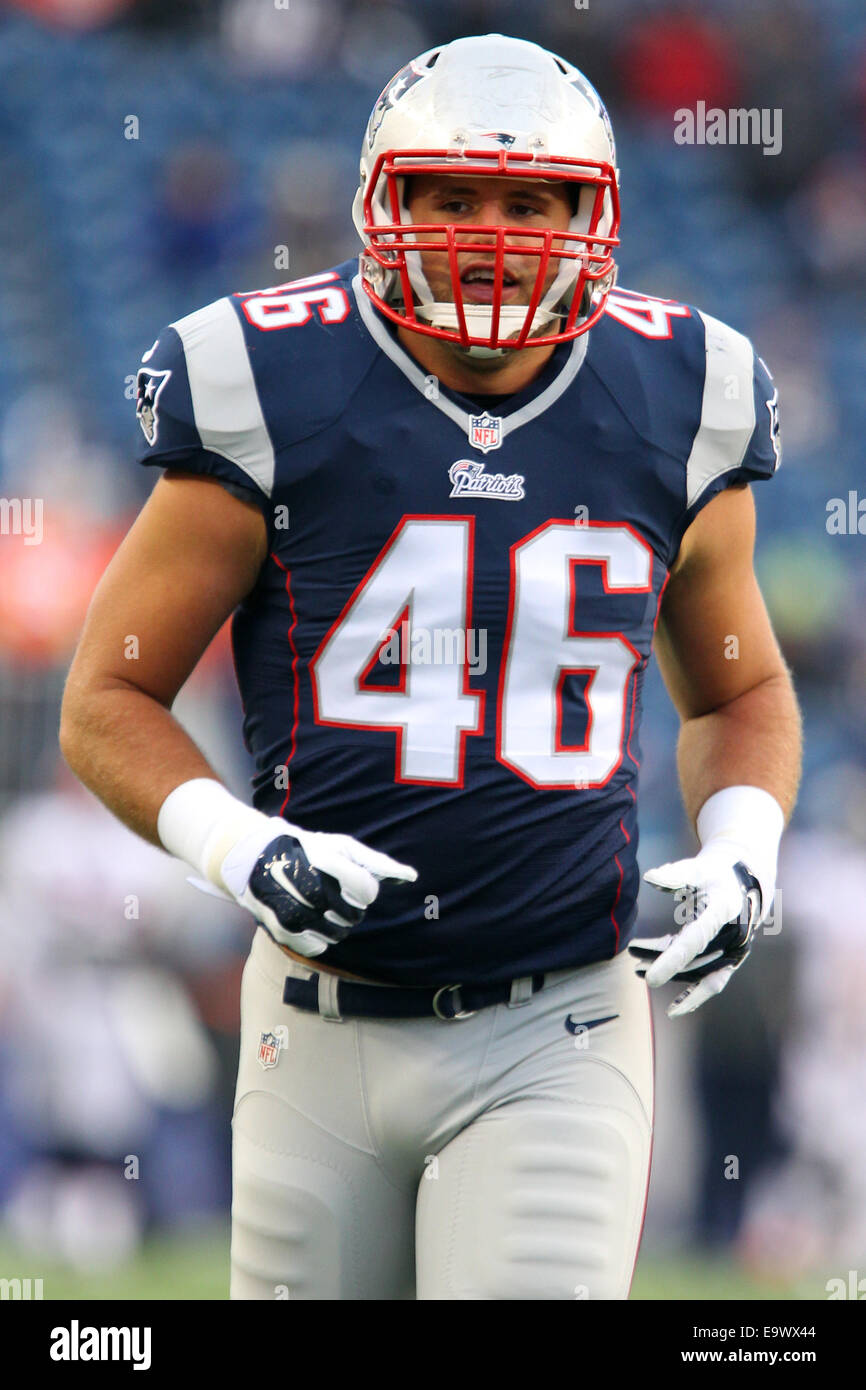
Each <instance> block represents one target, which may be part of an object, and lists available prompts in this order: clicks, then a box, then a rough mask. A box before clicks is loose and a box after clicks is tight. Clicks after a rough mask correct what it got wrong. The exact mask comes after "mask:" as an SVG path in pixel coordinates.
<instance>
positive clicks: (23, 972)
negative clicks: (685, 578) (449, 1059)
mask: <svg viewBox="0 0 866 1390" xmlns="http://www.w3.org/2000/svg"><path fill="white" fill-rule="evenodd" d="M491 30H498V31H500V32H504V33H508V34H514V35H518V36H521V37H524V38H530V39H535V40H537V41H539V42H541V43H543V44H545V45H546V46H548V47H551V48H553V49H554V50H556V51H559V52H561V53H562V54H564V55H565V56H566V57H567V58H569V59H571V60H572V61H574V62H575V63H577V64H578V66H580V67H581V68H583V69H584V70H585V71H586V73H587V74H588V76H589V77H590V79H591V80H592V82H593V83H594V84H595V85H596V86H597V87H598V88H599V90H600V92H601V94H602V96H603V98H604V100H605V101H606V103H607V105H608V107H609V109H610V111H611V115H612V118H613V122H614V128H615V131H616V134H617V143H618V147H619V154H620V163H621V169H622V201H623V219H622V228H623V230H622V237H623V245H622V250H621V253H620V256H619V261H620V266H621V270H620V282H621V283H622V284H624V285H626V286H629V287H632V288H634V289H639V290H643V291H646V292H648V293H651V294H656V295H662V296H669V297H672V298H676V299H681V300H686V301H687V302H690V303H694V304H697V305H699V306H700V307H701V308H703V309H706V310H708V311H709V312H710V313H711V314H715V315H717V316H718V317H721V318H724V319H725V320H727V321H728V322H730V323H732V324H733V325H734V326H735V327H737V328H739V329H740V330H742V331H744V332H746V333H748V334H749V335H750V336H751V337H752V339H753V341H754V342H755V344H756V347H757V349H758V351H759V352H760V353H761V354H762V355H763V356H764V357H765V359H766V360H767V362H768V363H769V365H770V368H771V370H772V371H773V372H774V374H775V377H776V380H777V382H778V386H779V391H780V398H781V404H782V421H783V436H784V445H785V456H784V467H783V469H782V472H781V474H780V475H779V476H778V478H777V479H776V480H775V481H774V482H773V483H772V484H770V485H768V486H762V487H758V488H756V489H755V492H756V500H757V506H758V512H759V525H760V535H759V573H760V576H761V580H762V583H763V585H764V588H765V592H766V594H767V597H768V601H769V604H770V607H771V609H772V614H773V617H774V621H775V623H776V626H777V630H778V632H779V635H780V638H781V641H782V643H783V646H784V650H785V653H786V655H787V658H788V660H789V662H790V663H791V665H792V667H793V670H794V672H795V676H796V681H797V686H798V690H799V693H800V697H801V699H802V702H803V706H804V711H805V718H806V736H807V742H806V777H805V783H804V787H803V792H802V797H801V800H800V804H799V807H798V810H797V813H796V817H795V820H794V824H793V827H792V830H791V832H790V833H789V835H788V837H787V840H786V844H785V849H784V857H783V865H782V873H781V906H782V912H781V913H777V916H776V920H775V922H774V924H773V926H772V928H771V929H770V930H769V931H766V932H764V934H763V937H762V939H760V940H759V942H758V945H757V948H756V950H755V951H754V953H753V956H752V960H751V962H750V964H749V966H748V969H747V970H745V971H743V972H742V974H741V975H740V976H739V977H738V979H737V981H736V984H735V986H734V987H732V988H731V989H729V990H728V991H727V992H726V993H725V994H724V995H723V996H722V997H721V998H720V999H719V1000H717V1001H714V1002H713V1003H712V1004H711V1005H709V1006H708V1007H707V1008H705V1009H703V1010H701V1011H700V1012H699V1013H698V1014H697V1015H695V1017H694V1018H692V1019H686V1020H681V1021H678V1022H676V1023H675V1024H670V1023H668V1021H667V1020H666V1019H665V1018H664V1014H663V1008H658V1009H657V1012H658V1019H657V1027H656V1038H657V1079H658V1097H657V1118H658V1132H657V1138H656V1145H655V1154H654V1164H653V1180H652V1185H651V1191H650V1198H649V1206H648V1212H647V1226H646V1234H645V1239H644V1245H643V1251H642V1254H641V1258H640V1261H639V1265H638V1273H637V1278H636V1282H635V1289H634V1293H635V1296H637V1297H641V1298H673V1299H680V1298H695V1297H697V1298H707V1299H712V1298H737V1297H744V1298H761V1297H787V1298H805V1299H814V1298H824V1297H826V1296H827V1295H826V1290H825V1284H826V1281H827V1279H829V1278H831V1277H840V1278H847V1275H848V1271H849V1270H850V1269H854V1270H860V1269H863V1270H864V1271H866V1162H864V1150H866V1142H864V1141H866V1110H864V1104H863V1096H864V1094H866V1009H864V1007H863V1001H864V997H866V722H864V719H863V709H864V701H866V623H864V620H863V613H864V610H866V566H864V564H863V558H862V557H863V546H864V541H863V539H862V537H861V536H860V535H858V534H856V529H857V523H856V503H857V501H858V498H857V497H856V496H855V497H854V498H853V499H851V498H850V497H849V493H850V492H851V491H854V492H855V493H856V489H857V487H858V484H859V480H860V478H861V477H862V460H863V454H862V440H863V437H864V434H866V390H864V370H866V295H864V288H866V235H864V226H866V11H864V7H863V4H862V0H809V3H806V0H799V3H798V0H689V3H669V0H589V3H588V5H586V6H581V5H580V4H579V3H578V4H575V3H572V0H489V2H488V3H484V2H483V0H411V3H409V2H408V0H407V2H405V3H401V0H361V2H360V3H353V0H290V3H289V4H284V3H283V0H223V3H213V4H210V3H204V0H201V2H200V3H196V2H195V0H139V2H138V3H135V0H27V3H25V0H19V3H6V4H0V189H2V195H0V494H2V496H3V498H6V499H14V498H20V499H31V500H35V499H42V501H43V503H44V513H43V533H42V536H41V542H40V543H39V544H35V543H33V542H34V540H35V536H31V537H29V538H28V537H26V536H24V535H21V534H14V533H11V532H12V531H14V528H13V527H11V526H9V525H7V526H6V527H5V528H4V533H3V534H2V535H0V1275H2V1276H4V1277H14V1276H18V1277H24V1276H32V1277H43V1279H44V1291H45V1297H47V1298H50V1297H64V1296H73V1297H75V1296H82V1297H94V1298H101V1297H129V1298H137V1297H147V1298H224V1297H225V1296H226V1293H227V1211H228V1202H229V1142H230V1141H229V1117H230V1109H231V1096H232V1088H233V1084H234V1070H235V1059H236V1048H237V1031H238V1016H237V1007H238V1006H237V993H238V985H239V977H240V970H241V967H242V963H243V959H244V954H245V949H246V946H247V943H248V941H249V937H250V930H249V925H248V919H246V918H245V916H243V915H242V914H239V913H238V914H235V912H234V911H233V910H231V909H228V908H224V907H221V906H220V905H218V904H216V903H212V902H211V901H209V900H205V899H202V898H200V897H199V896H198V895H196V894H195V893H194V892H193V891H192V890H191V889H189V888H188V887H186V885H185V884H184V881H183V880H184V872H183V870H182V869H180V868H179V866H178V865H175V864H174V863H172V862H171V861H169V860H168V859H167V857H166V856H162V855H160V854H159V853H158V852H157V851H153V850H151V849H149V848H148V847H147V846H145V845H143V844H141V843H139V842H137V841H136V840H135V839H134V838H133V837H132V836H131V835H129V834H128V833H127V832H125V831H124V830H123V829H122V827H119V826H118V825H117V824H115V823H114V822H113V821H112V820H111V818H110V817H109V816H108V814H107V813H106V812H104V811H103V810H102V809H101V807H99V806H98V805H97V804H96V802H95V801H94V800H93V799H92V798H91V797H90V796H89V795H88V794H87V793H86V792H84V791H83V790H82V789H81V788H80V787H79V786H78V785H77V784H76V783H75V782H74V781H73V779H72V778H71V776H70V775H69V774H68V773H66V772H65V771H64V768H63V766H62V764H61V762H60V760H59V754H58V750H57V742H56V726H57V716H58V703H59V697H60V692H61V689H62V682H63V678H64V674H65V670H66V668H67V665H68V662H69V659H70V656H71V652H72V649H73V647H74V643H75V639H76V635H77V632H78V630H79V627H80V623H81V620H82V616H83V612H84V608H85V606H86V602H87V599H88V596H89V594H90V592H91V590H92V588H93V586H94V584H95V581H96V579H97V577H98V575H99V573H100V571H101V569H102V568H103V567H104V565H105V563H106V561H107V559H108V557H109V556H110V554H111V552H112V550H113V548H114V546H115V545H116V544H117V542H118V540H119V538H120V536H121V535H122V534H123V532H124V530H125V529H126V527H127V526H128V524H129V522H130V520H131V518H132V517H133V515H134V514H135V512H136V510H137V508H138V507H139V506H140V505H141V503H142V501H143V499H144V498H145V496H146V495H147V492H148V490H149V488H150V487H151V486H152V484H153V482H154V480H155V479H154V477H153V476H151V475H150V474H146V472H145V470H140V471H137V470H135V469H134V467H133V466H132V464H131V463H130V457H131V452H132V439H133V435H134V431H135V430H136V429H137V426H136V425H135V422H134V418H133V405H132V402H131V399H130V397H131V390H130V382H131V379H132V375H133V374H134V373H135V371H136V368H137V365H138V362H139V359H140V357H141V354H142V352H144V351H145V350H146V349H147V348H148V347H149V346H150V344H151V343H152V341H153V339H154V338H155V336H156V333H157V331H158V329H159V328H160V327H161V326H162V325H163V324H164V323H166V322H168V321H170V320H172V319H175V318H179V317H180V316H182V315H183V314H185V313H188V312H190V311H191V310H192V309H194V308H197V307H199V306H200V305H202V304H204V303H206V302H208V301H209V300H211V299H214V298H217V297H219V296H220V295H222V294H224V293H226V292H230V291H232V290H236V289H252V288H255V287H257V286H261V285H268V284H273V283H279V282H280V281H283V280H286V279H288V278H296V277H298V276H302V275H305V274H308V273H310V272H313V271H316V270H320V269H323V268H325V267H327V266H328V265H331V264H334V263H336V262H338V261H340V260H342V259H344V258H345V257H347V256H349V255H353V254H355V252H356V250H357V246H356V241H355V233H354V230H353V228H352V225H351V219H350V211H349V210H350V205H351V200H352V195H353V193H354V189H355V184H356V175H357V152H358V149H359V144H360V139H361V135H362V132H363V128H364V124H365V121H366V118H367V115H368V113H369V110H370V107H371V106H372V104H373V101H374V100H375V98H376V96H377V95H378V93H379V91H380V89H381V88H382V87H383V86H384V84H385V83H386V81H387V80H388V79H389V78H390V76H391V75H392V73H393V72H395V71H396V70H397V69H398V68H399V67H400V66H402V65H403V63H404V62H406V61H407V60H408V58H409V57H411V56H413V55H415V54H416V53H418V52H421V51H422V50H424V49H425V48H427V47H429V46H431V45H432V44H433V43H437V42H441V41H445V40H448V39H450V38H454V37H457V36H458V35H461V34H468V33H484V32H488V31H491ZM698 100H702V101H705V102H706V103H707V106H708V107H710V106H721V107H723V108H728V107H731V106H744V107H759V108H771V109H776V108H781V109H782V111H783V146H782V150H781V153H779V154H778V155H775V156H765V155H763V153H762V151H761V149H760V148H759V147H754V146H739V147H724V146H717V147H703V148H701V147H697V146H694V147H689V146H681V145H677V144H676V143H675V142H674V139H673V131H674V116H673V113H674V111H675V110H676V109H678V108H681V107H691V108H694V106H695V103H696V102H697V101H698ZM280 248H286V250H287V252H288V267H286V261H285V252H281V251H280ZM281 255H282V256H283V259H280V256H281ZM275 266H276V267H277V268H276V269H275ZM833 498H837V499H842V500H843V502H844V504H845V507H846V508H847V509H848V511H847V512H846V515H847V517H848V522H847V530H848V531H852V532H854V534H834V533H832V529H828V504H830V507H831V509H832V507H833V504H832V502H831V499H833ZM840 505H841V504H840ZM864 511H866V507H864ZM6 515H8V516H12V515H13V513H12V512H8V513H6ZM852 517H853V518H854V519H853V521H852ZM862 525H863V530H864V532H866V520H864V522H863V523H862ZM646 700H647V708H646V715H645V732H644V753H645V759H644V779H643V788H642V790H643V800H642V863H643V865H644V866H646V865H648V864H651V863H653V862H659V861H661V860H664V859H668V858H676V857H679V856H680V855H681V854H682V853H684V852H685V851H686V850H687V848H688V846H689V844H690V843H691V841H690V839H689V835H690V832H689V830H688V827H687V826H686V824H685V823H684V819H683V816H682V811H681V808H680V804H679V797H678V793H677V788H676V779H675V776H674V743H675V736H676V718H675V715H674V713H673V710H672V708H671V706H670V704H669V702H668V701H667V698H666V696H665V694H664V692H663V690H662V688H661V686H660V682H659V680H658V678H657V677H656V678H654V679H653V680H650V681H649V682H648V685H647V695H646ZM177 712H178V714H179V715H180V717H181V718H182V719H183V720H184V722H185V723H186V724H187V725H188V727H189V728H190V729H191V731H192V732H193V733H194V735H195V736H196V737H197V738H198V739H199V741H200V742H201V744H202V745H203V747H204V748H205V750H206V751H207V753H208V754H209V755H210V757H211V758H212V759H213V761H214V763H215V765H216V766H217V768H218V769H219V770H220V772H221V773H222V774H223V775H224V776H225V777H226V779H227V780H228V782H229V784H230V785H231V786H232V787H233V789H234V790H235V791H237V792H238V793H241V794H243V793H244V792H245V791H246V779H247V771H248V770H247V767H246V764H245V762H244V757H245V755H244V754H243V752H242V749H241V743H240V734H239V711H238V708H237V702H236V699H235V696H234V693H233V678H232V673H231V666H230V659H229V655H228V646H227V643H226V641H225V634H223V635H222V636H221V638H220V639H218V640H217V642H216V643H215V644H214V646H213V648H212V650H211V651H210V653H209V654H208V657H207V658H206V660H205V662H204V663H203V665H202V667H201V668H200V669H199V671H198V672H197V673H196V675H195V677H194V678H193V680H191V681H190V683H189V685H188V687H187V688H186V689H185V691H184V692H183V693H182V696H181V698H180V700H179V702H178V706H177ZM46 864H47V867H48V869H49V870H50V872H46ZM644 906H645V914H644V919H643V926H644V928H645V929H647V930H646V933H645V934H649V929H655V928H658V929H660V930H661V929H663V928H664V929H667V928H666V926H665V922H664V919H663V917H662V916H661V915H660V906H661V905H660V904H659V903H657V902H656V901H654V900H653V899H652V898H651V897H650V896H649V895H647V896H646V898H645V902H644ZM656 1002H658V1001H656ZM663 1003H664V1001H662V1004H663Z"/></svg>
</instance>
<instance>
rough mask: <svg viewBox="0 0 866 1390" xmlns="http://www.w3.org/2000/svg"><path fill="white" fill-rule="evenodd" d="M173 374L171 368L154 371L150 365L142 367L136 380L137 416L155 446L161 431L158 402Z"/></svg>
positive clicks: (147, 438) (146, 435)
mask: <svg viewBox="0 0 866 1390" xmlns="http://www.w3.org/2000/svg"><path fill="white" fill-rule="evenodd" d="M170 376H171V368H167V369H166V370H165V371H162V372H158V371H154V370H153V369H152V368H150V367H140V368H139V372H138V378H137V381H136V400H137V402H138V403H137V405H136V408H135V418H136V419H137V420H138V423H139V424H140V425H141V428H142V430H143V432H144V437H145V439H146V440H147V442H148V444H150V445H151V447H153V445H154V444H155V443H156V437H157V434H158V431H159V414H158V410H157V407H158V404H159V398H160V396H161V394H162V391H163V388H164V387H165V384H166V382H167V381H168V379H169V377H170Z"/></svg>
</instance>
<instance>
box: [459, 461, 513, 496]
mask: <svg viewBox="0 0 866 1390" xmlns="http://www.w3.org/2000/svg"><path fill="white" fill-rule="evenodd" d="M448 477H449V478H450V479H451V491H450V493H449V496H450V497H498V498H499V499H500V500H501V501H503V502H517V501H519V500H520V498H521V497H525V496H526V493H525V492H524V491H523V484H524V482H525V481H526V480H525V478H524V476H523V474H522V473H508V474H505V473H485V471H484V464H483V463H480V462H479V461H478V460H477V459H458V460H457V462H456V463H452V465H451V467H450V468H449V469H448Z"/></svg>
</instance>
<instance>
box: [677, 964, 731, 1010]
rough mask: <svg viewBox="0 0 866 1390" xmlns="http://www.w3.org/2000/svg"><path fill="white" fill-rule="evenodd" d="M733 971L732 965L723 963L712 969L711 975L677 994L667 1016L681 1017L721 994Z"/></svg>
mask: <svg viewBox="0 0 866 1390" xmlns="http://www.w3.org/2000/svg"><path fill="white" fill-rule="evenodd" d="M733 973H734V967H733V965H723V966H722V968H721V969H720V970H714V971H713V973H712V975H705V976H704V978H703V979H702V980H699V981H698V983H697V984H696V985H692V986H691V988H690V989H687V990H684V991H683V993H682V994H679V995H677V997H676V999H675V1000H674V1002H673V1003H672V1004H671V1005H670V1006H669V1007H668V1009H667V1016H668V1018H682V1016H683V1014H693V1013H694V1011H695V1009H699V1008H700V1007H701V1005H702V1004H705V1003H706V1002H707V1000H708V999H712V998H713V997H714V996H715V995H716V994H721V992H722V990H723V989H724V987H725V985H726V984H727V983H728V980H729V979H730V978H731V976H732V975H733Z"/></svg>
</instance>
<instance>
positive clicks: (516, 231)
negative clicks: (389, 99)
mask: <svg viewBox="0 0 866 1390" xmlns="http://www.w3.org/2000/svg"><path fill="white" fill-rule="evenodd" d="M457 173H459V174H461V175H463V174H465V175H467V176H475V177H478V176H482V175H488V176H489V175H498V176H503V175H504V176H508V177H511V178H519V179H532V178H538V179H542V180H546V181H551V180H554V179H556V180H557V181H561V182H564V183H567V184H570V185H572V186H575V185H579V186H581V187H586V186H587V185H588V186H589V187H590V188H591V189H594V190H595V191H594V195H592V206H591V210H590V212H589V218H588V220H586V219H585V218H584V221H585V229H584V230H582V231H579V232H577V231H571V230H567V231H554V230H553V229H549V228H548V229H544V228H538V227H534V228H532V229H531V230H529V229H527V228H526V227H511V226H495V227H493V226H481V225H475V224H467V223H460V224H456V223H451V222H446V223H412V222H408V221H404V220H403V217H402V210H401V201H400V189H399V185H398V180H399V179H401V178H406V177H408V176H410V175H412V174H447V175H452V176H453V175H455V174H457ZM608 194H609V201H607V198H606V195H608ZM586 196H587V195H586V194H584V195H583V197H584V199H585V198H586ZM377 200H378V201H379V203H380V208H381V206H384V207H385V208H387V209H388V210H389V211H390V215H391V219H392V220H391V221H390V222H387V223H383V222H381V221H379V222H377V221H376V220H375V215H374V204H375V203H376V201H377ZM606 201H607V206H606ZM380 215H381V214H380ZM606 215H607V216H606ZM619 218H620V212H619V190H618V188H617V183H616V173H615V171H614V169H613V167H612V166H611V165H610V164H603V163H599V162H598V161H595V160H581V159H573V158H570V157H566V156H564V155H552V156H545V158H544V159H543V161H539V159H538V158H537V156H536V155H533V154H524V153H514V154H510V153H509V152H508V151H507V150H489V149H488V150H478V149H468V150H461V151H458V152H455V151H454V150H450V151H449V150H424V149H416V150H386V151H385V152H384V154H382V155H380V156H379V158H378V159H377V161H376V164H375V166H374V168H373V171H372V175H371V177H370V179H369V181H368V184H367V187H366V190H365V196H364V233H365V236H366V237H367V238H368V239H369V244H368V246H367V249H366V256H367V257H369V258H370V260H371V261H372V262H374V263H375V266H378V267H381V270H382V271H385V272H391V273H394V272H396V274H397V276H398V277H399V282H400V285H401V288H402V298H403V303H402V305H400V304H395V303H392V302H389V300H388V299H385V298H383V297H382V294H381V293H379V292H378V290H377V288H376V284H375V283H373V282H374V281H378V282H379V284H380V285H381V276H380V275H377V274H376V271H375V269H374V267H373V266H370V265H369V264H368V267H367V273H366V274H365V276H364V277H363V282H364V289H365V291H366V293H367V294H368V296H369V297H370V299H371V300H372V301H373V303H374V304H375V305H376V308H377V309H378V310H379V311H380V312H381V313H382V314H384V315H385V316H386V318H389V319H390V320H391V321H392V322H394V323H397V324H402V325H403V326H404V327H405V328H409V329H411V330H413V331H414V332H416V333H424V334H426V335H428V336H429V337H431V338H440V339H442V340H443V341H444V342H451V343H457V344H460V345H461V346H462V347H474V346H478V347H486V348H505V347H507V348H522V347H544V346H547V345H549V344H555V343H564V342H567V341H569V340H570V339H572V338H576V337H578V336H579V335H580V334H581V333H585V332H587V330H588V329H589V328H591V327H592V325H593V324H594V323H595V322H596V321H597V320H598V318H599V316H600V315H601V314H602V312H603V311H604V304H605V300H606V298H607V293H608V291H609V289H610V287H611V285H612V283H613V271H614V261H613V254H612V253H613V250H614V248H615V247H616V246H618V245H619ZM605 221H607V223H608V225H607V226H606V229H605V232H604V234H601V233H600V232H599V227H600V226H602V225H603V223H604V222H605ZM443 236H444V240H443V239H442V238H443ZM434 238H435V239H434ZM491 250H494V263H493V272H494V279H493V299H492V303H491V305H490V306H489V307H490V328H489V332H486V333H485V334H484V335H483V336H479V335H478V333H477V332H476V333H475V334H473V332H472V327H473V325H472V324H471V323H469V322H468V321H467V314H466V307H467V306H466V304H465V303H464V295H463V286H462V283H461V280H460V269H459V263H458V255H460V256H463V257H465V255H466V253H467V252H468V253H475V254H477V255H480V256H484V257H485V259H486V258H488V257H489V256H490V252H491ZM410 251H411V252H422V251H423V252H435V253H437V254H438V255H440V256H443V257H447V260H448V267H449V272H450V280H451V292H452V297H453V304H454V310H455V313H456V327H455V328H454V329H451V328H443V327H440V326H437V325H435V324H432V323H426V322H424V320H423V318H421V317H420V316H419V314H418V313H417V310H416V302H415V301H416V294H415V292H414V288H413V285H412V281H411V277H410V273H409V266H408V264H407V252H410ZM517 256H525V257H531V258H534V259H535V261H536V262H537V270H536V272H535V279H534V284H533V288H532V292H531V295H530V299H529V303H528V304H526V305H519V306H509V309H514V308H518V307H519V309H520V311H521V314H522V316H523V318H522V323H521V326H520V327H519V331H517V332H516V336H515V325H514V322H513V319H514V315H513V314H512V313H511V312H509V313H507V314H506V315H503V313H502V309H503V305H502V292H503V280H504V274H505V261H506V257H508V258H509V260H510V261H511V264H512V265H513V264H514V258H515V257H517ZM551 262H553V263H554V265H556V267H557V270H558V269H559V268H560V267H561V266H562V265H563V264H564V263H567V262H572V263H574V264H575V265H576V267H577V273H576V276H575V278H574V280H572V281H571V282H570V283H569V284H568V285H567V286H565V287H564V289H563V294H566V293H567V294H570V295H571V298H570V303H569V304H568V307H567V310H566V309H565V308H563V310H562V314H561V319H562V320H564V321H562V322H561V326H560V328H559V329H558V330H557V331H555V332H553V331H547V329H546V328H542V329H541V331H540V332H539V331H536V332H535V333H534V334H533V335H532V336H530V332H531V330H532V327H533V319H534V317H535V314H536V311H537V310H538V308H539V306H540V305H542V301H543V299H544V296H545V294H546V293H548V292H549V290H550V285H548V287H547V290H545V280H546V278H547V276H548V270H549V267H550V265H551ZM417 264H418V258H417V257H416V265H417ZM464 264H465V260H464ZM371 272H372V273H371ZM554 278H555V277H554ZM605 282H606V283H605ZM551 283H553V282H552V281H551ZM472 307H473V308H477V307H478V306H477V305H474V304H473V306H472ZM483 307H484V308H487V307H488V306H486V305H485V306H483ZM543 307H544V308H549V307H550V306H543ZM504 317H505V318H509V319H511V320H512V322H511V323H508V324H506V323H503V318H504Z"/></svg>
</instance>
